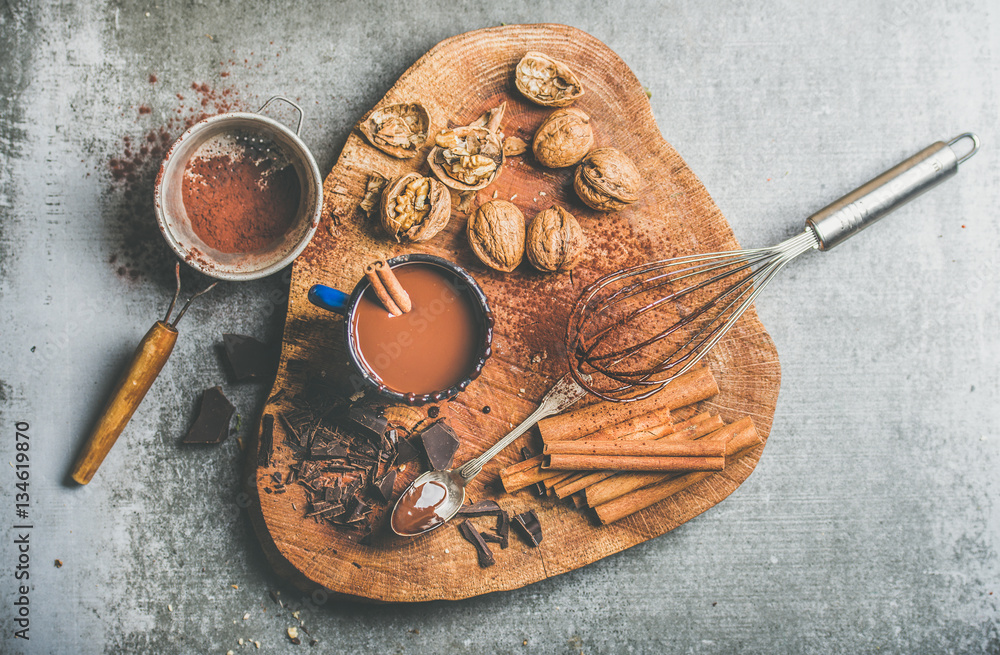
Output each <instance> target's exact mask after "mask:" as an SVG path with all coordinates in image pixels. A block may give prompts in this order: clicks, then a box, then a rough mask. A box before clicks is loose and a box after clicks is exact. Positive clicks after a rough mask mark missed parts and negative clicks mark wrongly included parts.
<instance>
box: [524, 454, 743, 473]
mask: <svg viewBox="0 0 1000 655" xmlns="http://www.w3.org/2000/svg"><path fill="white" fill-rule="evenodd" d="M725 467H726V458H725V457H698V456H692V457H678V456H665V457H657V456H650V455H647V456H634V457H631V456H625V455H576V454H557V455H545V462H544V463H543V464H542V469H543V470H545V469H548V470H557V471H656V472H659V473H666V472H674V473H677V472H691V471H721V470H722V469H724V468H725Z"/></svg>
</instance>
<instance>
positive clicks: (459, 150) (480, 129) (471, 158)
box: [427, 103, 507, 191]
mask: <svg viewBox="0 0 1000 655" xmlns="http://www.w3.org/2000/svg"><path fill="white" fill-rule="evenodd" d="M506 108H507V103H503V104H501V105H500V106H499V107H496V108H494V109H491V110H490V111H488V112H486V113H485V114H483V115H482V116H480V117H479V118H478V119H477V120H475V121H474V122H472V123H471V124H470V125H467V126H465V127H456V128H455V129H452V130H442V131H441V132H440V133H439V134H438V135H437V137H436V138H435V140H434V142H435V145H434V148H432V149H431V152H430V154H429V155H428V156H427V163H428V164H429V165H430V167H431V172H432V173H434V175H435V176H436V177H437V178H438V179H439V180H441V182H442V183H443V184H444V185H445V186H448V187H450V188H452V189H455V190H457V191H478V190H479V189H482V188H484V187H486V186H488V185H489V184H490V183H491V182H493V180H495V179H496V177H497V175H499V174H500V169H501V167H502V166H503V162H504V152H503V140H504V135H503V132H501V131H500V121H501V120H503V115H504V110H505V109H506Z"/></svg>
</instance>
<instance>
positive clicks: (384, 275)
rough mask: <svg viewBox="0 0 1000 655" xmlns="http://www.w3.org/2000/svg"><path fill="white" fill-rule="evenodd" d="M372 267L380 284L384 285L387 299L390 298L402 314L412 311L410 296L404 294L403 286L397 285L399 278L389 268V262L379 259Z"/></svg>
mask: <svg viewBox="0 0 1000 655" xmlns="http://www.w3.org/2000/svg"><path fill="white" fill-rule="evenodd" d="M372 266H374V267H375V272H376V273H377V274H378V277H379V279H380V280H382V284H384V285H385V290H386V291H387V292H388V294H389V297H390V298H392V302H394V303H396V306H397V307H399V308H400V309H401V310H402V311H403V313H404V314H405V313H406V312H408V311H410V310H411V309H413V303H412V302H410V294H408V293H406V290H405V289H404V288H403V285H401V284H400V283H399V278H397V277H396V274H395V273H393V272H392V267H390V266H389V262H387V261H385V260H384V259H380V260H378V261H377V262H375V263H374V264H372Z"/></svg>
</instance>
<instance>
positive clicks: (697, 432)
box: [555, 412, 725, 498]
mask: <svg viewBox="0 0 1000 655" xmlns="http://www.w3.org/2000/svg"><path fill="white" fill-rule="evenodd" d="M724 425H725V424H724V423H723V422H722V419H721V418H719V417H718V416H710V415H709V414H708V412H704V413H702V414H698V415H697V416H694V417H692V418H690V419H688V420H687V421H682V422H681V423H675V424H674V425H672V426H671V427H672V428H673V431H672V432H668V433H666V434H664V435H663V436H662V437H660V436H657V435H656V431H655V430H654V431H644V432H639V433H637V434H636V435H630V436H628V437H624V438H626V439H631V438H632V437H633V436H634V437H636V438H642V437H644V436H645V435H650V436H649V438H653V439H657V438H662V439H671V440H672V439H697V438H699V437H703V436H705V435H706V434H710V433H712V432H715V431H716V430H719V429H721V428H722V427H723V426H724ZM615 475H620V474H619V473H618V472H617V471H597V472H594V473H578V474H576V475H574V476H573V477H571V478H569V479H567V480H564V481H563V482H561V483H559V484H557V485H556V486H555V492H556V497H557V498H565V497H567V496H569V495H572V494H575V493H577V492H578V491H581V490H583V489H586V488H587V487H589V486H590V485H592V484H597V483H598V482H600V481H601V480H606V479H608V478H610V477H613V476H615Z"/></svg>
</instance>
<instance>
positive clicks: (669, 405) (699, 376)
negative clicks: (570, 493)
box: [538, 366, 719, 443]
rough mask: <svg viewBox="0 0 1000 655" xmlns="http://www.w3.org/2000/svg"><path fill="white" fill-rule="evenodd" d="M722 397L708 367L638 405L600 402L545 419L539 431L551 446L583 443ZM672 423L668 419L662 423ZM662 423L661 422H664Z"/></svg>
mask: <svg viewBox="0 0 1000 655" xmlns="http://www.w3.org/2000/svg"><path fill="white" fill-rule="evenodd" d="M717 393H719V385H718V384H717V383H716V381H715V378H714V377H713V376H712V371H711V370H709V368H708V367H707V366H703V367H701V368H698V369H695V370H693V371H689V372H687V373H685V374H684V375H682V376H680V377H679V378H677V379H676V380H674V381H673V382H671V383H670V384H668V385H667V386H666V387H664V388H663V389H662V390H661V391H658V392H657V393H655V394H653V395H652V396H650V397H649V398H646V399H644V400H637V401H635V402H624V403H614V402H600V403H596V404H594V405H588V406H586V407H583V408H581V409H578V410H574V411H571V412H565V413H563V414H558V415H556V416H551V417H549V418H546V419H542V420H541V421H539V422H538V431H539V433H541V435H542V441H544V442H545V443H551V442H553V441H563V440H566V439H580V438H581V437H584V436H586V435H588V434H593V433H594V432H596V431H598V430H601V429H604V428H609V427H611V426H614V425H618V424H619V423H624V422H626V421H629V420H633V419H635V418H637V417H639V416H643V415H647V414H651V413H654V412H663V411H664V410H667V411H669V410H671V409H677V408H678V407H684V406H685V405H691V404H693V403H696V402H698V401H700V400H704V399H706V398H709V397H711V396H714V395H715V394H717ZM667 420H669V415H668V416H667V417H665V418H663V419H662V421H667ZM662 421H661V422H662Z"/></svg>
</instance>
